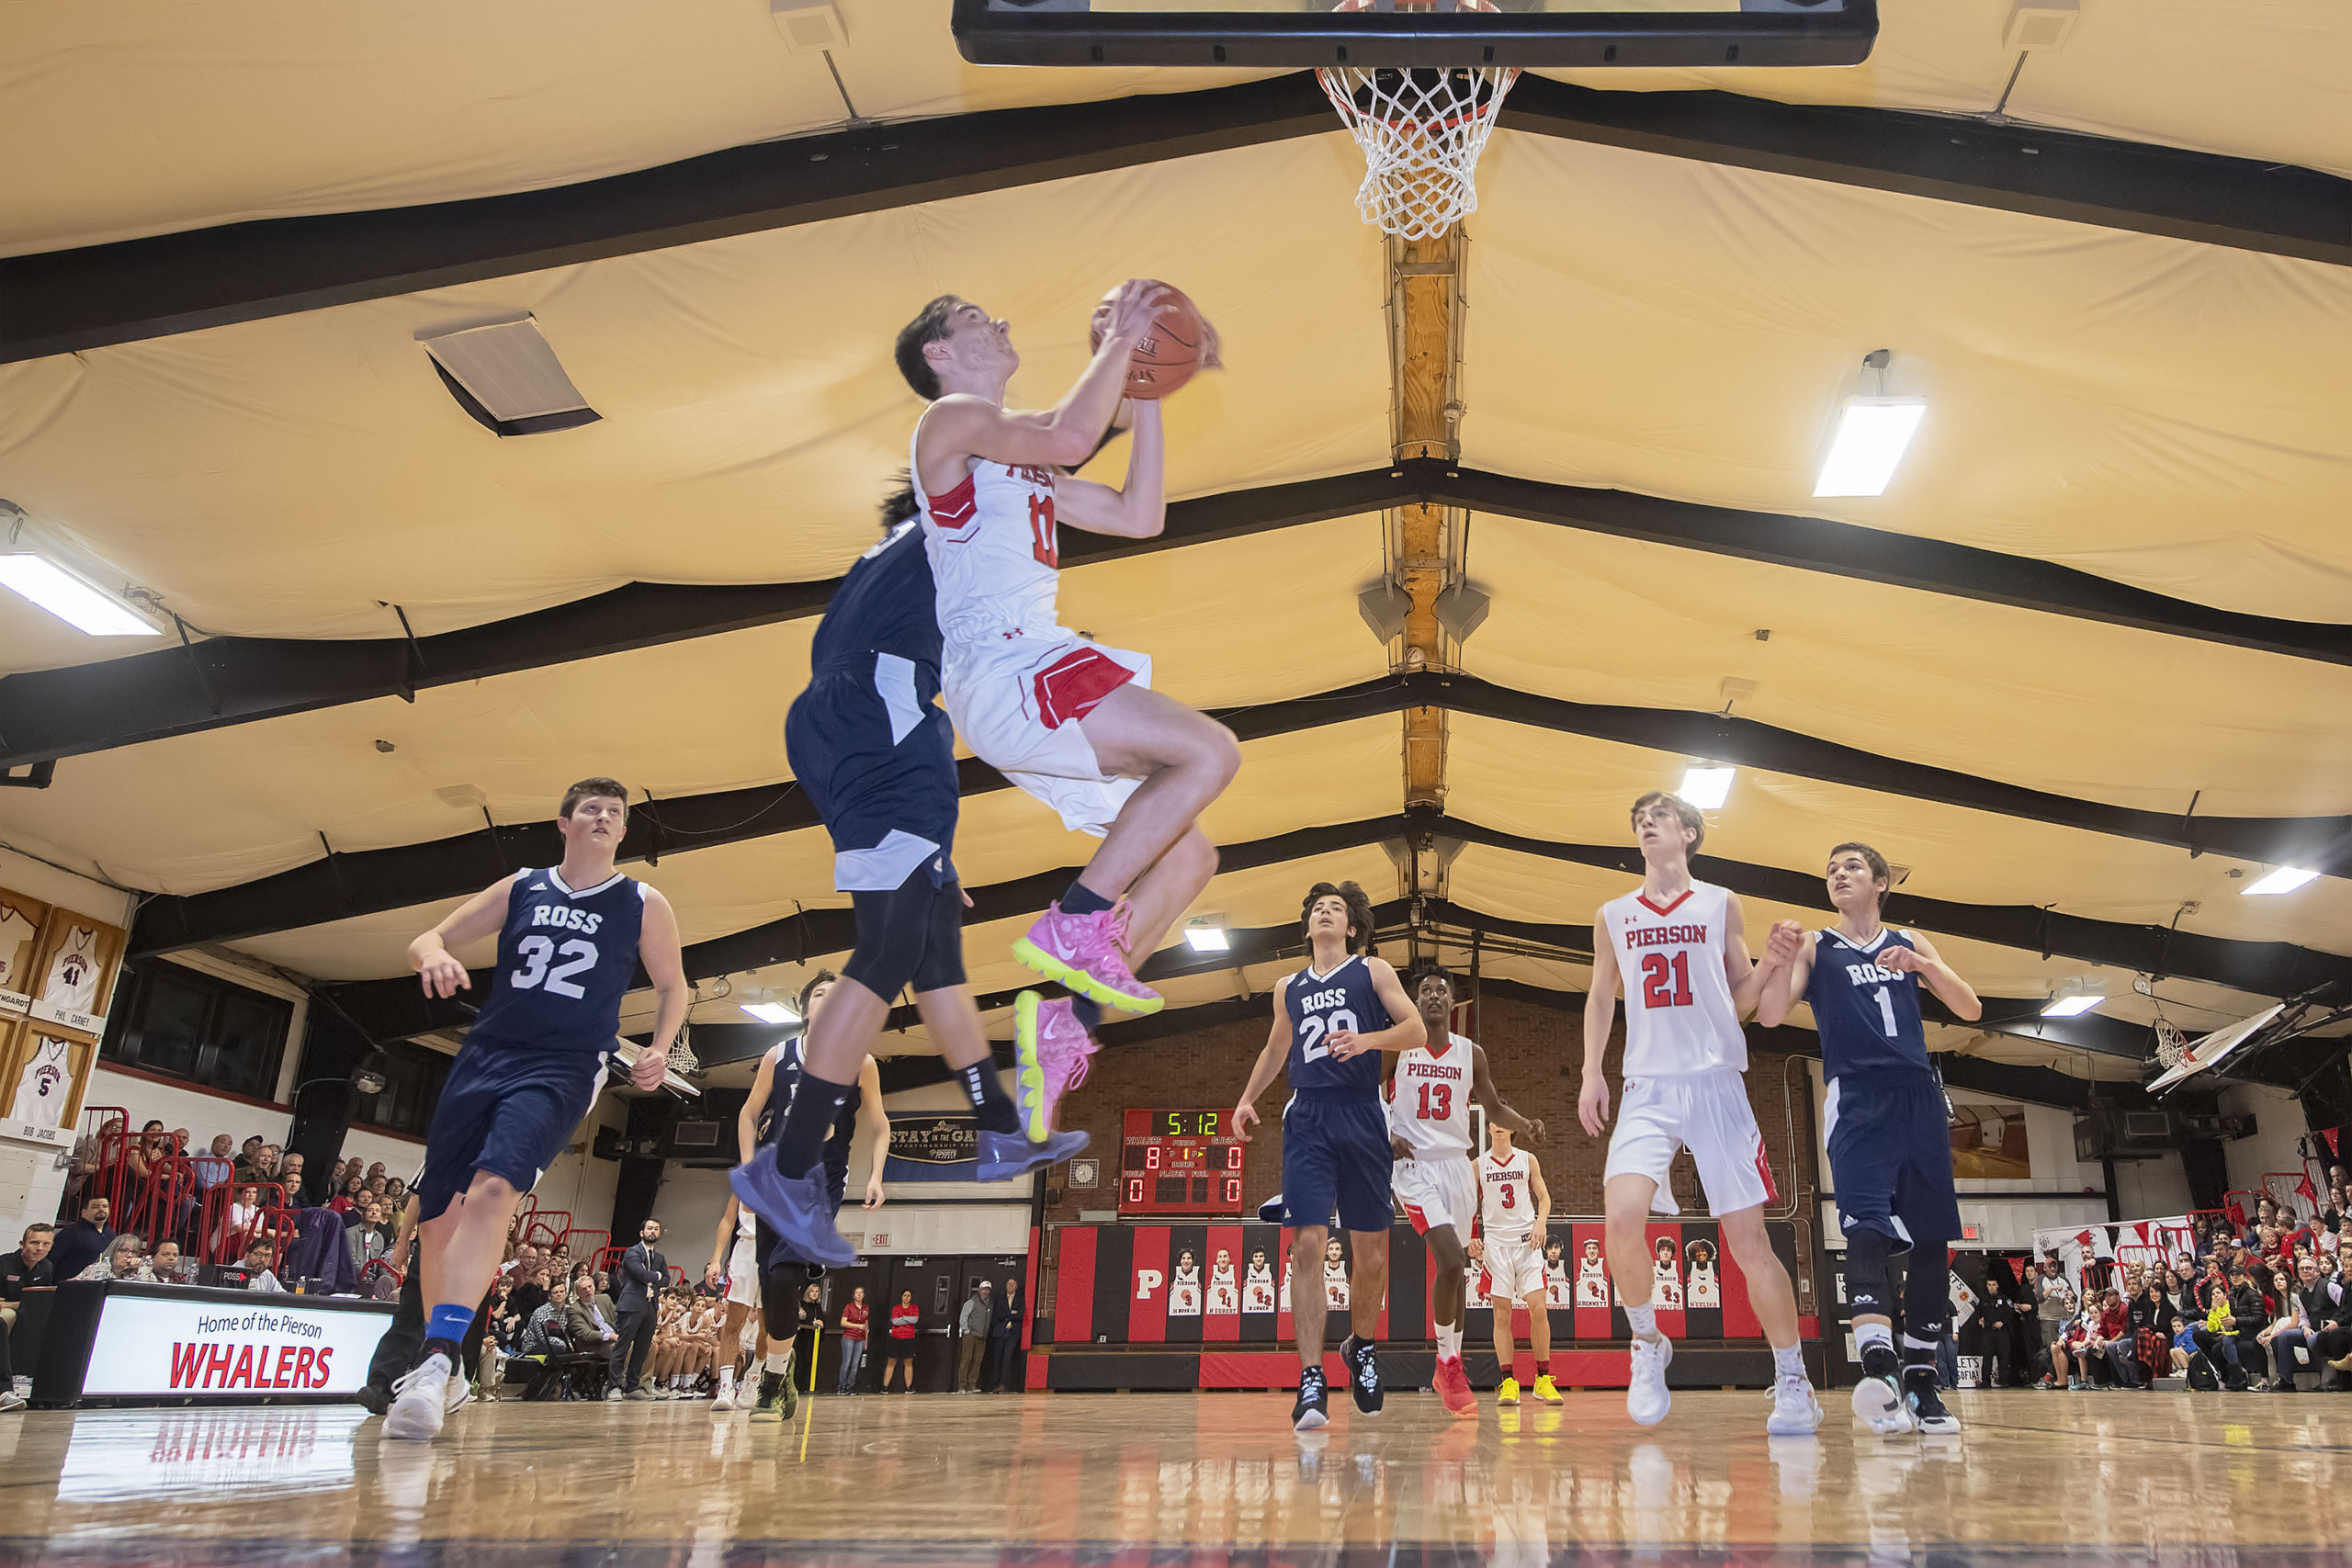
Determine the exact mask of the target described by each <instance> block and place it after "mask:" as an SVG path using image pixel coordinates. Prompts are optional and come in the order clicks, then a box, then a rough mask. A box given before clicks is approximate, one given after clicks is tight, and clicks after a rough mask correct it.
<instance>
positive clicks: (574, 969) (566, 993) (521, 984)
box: [511, 936, 596, 998]
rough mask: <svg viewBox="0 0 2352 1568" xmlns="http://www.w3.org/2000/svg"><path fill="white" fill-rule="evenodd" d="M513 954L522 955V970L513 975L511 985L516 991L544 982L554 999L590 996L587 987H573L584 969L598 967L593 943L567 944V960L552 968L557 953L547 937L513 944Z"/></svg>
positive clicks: (525, 989) (526, 939) (530, 938)
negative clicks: (574, 981) (550, 965)
mask: <svg viewBox="0 0 2352 1568" xmlns="http://www.w3.org/2000/svg"><path fill="white" fill-rule="evenodd" d="M557 951H558V950H557V948H556V945H555V943H554V942H553V941H551V940H550V939H548V938H547V937H543V936H526V937H525V938H524V939H523V940H522V941H520V942H516V943H515V952H517V953H521V954H522V955H523V967H522V968H520V969H518V970H516V971H515V977H514V979H513V981H512V982H511V984H512V985H513V986H514V987H515V989H516V990H518V991H527V990H529V989H531V988H532V987H534V986H537V985H538V984H539V983H540V982H541V981H545V982H546V984H547V991H548V995H549V996H551V997H574V998H577V997H584V996H586V995H587V994H588V992H587V989H586V987H582V986H576V985H574V984H572V980H571V977H572V976H574V975H577V974H579V973H580V972H581V971H582V969H594V967H595V966H596V944H595V943H594V942H581V941H579V940H577V939H576V938H575V939H574V940H572V941H571V942H565V943H564V944H563V947H562V949H561V951H562V953H563V959H564V961H563V962H562V963H561V964H557V965H556V966H555V967H554V968H552V969H550V968H548V961H549V960H550V959H552V958H554V957H555V955H556V953H557Z"/></svg>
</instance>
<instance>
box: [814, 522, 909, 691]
mask: <svg viewBox="0 0 2352 1568" xmlns="http://www.w3.org/2000/svg"><path fill="white" fill-rule="evenodd" d="M938 604H939V599H938V592H937V590H936V589H935V588H934V587H933V583H932V576H931V558H930V557H929V556H926V555H925V554H923V547H922V527H921V525H918V524H916V523H914V522H912V521H909V522H905V523H901V524H899V525H898V526H897V527H896V528H893V529H891V530H890V532H889V534H888V536H886V537H885V538H884V539H883V541H882V542H881V543H880V544H878V545H876V546H875V547H873V548H872V549H870V550H868V551H866V552H865V554H864V555H863V556H860V557H859V558H857V561H856V564H854V565H853V566H852V567H851V568H850V569H849V575H848V576H846V577H844V578H842V585H841V586H840V587H839V588H836V589H834V590H833V596H832V598H831V600H829V601H828V602H827V603H826V605H825V615H824V619H822V620H820V621H819V622H818V623H817V636H816V639H815V640H814V641H813V642H812V643H810V645H809V666H810V668H812V669H816V670H830V669H831V668H833V667H834V666H835V665H837V664H842V663H845V662H850V661H854V660H856V658H857V657H858V655H860V654H866V653H892V654H896V655H898V656H899V658H900V659H904V660H910V661H912V662H913V663H915V664H916V665H919V666H920V667H922V670H924V671H927V672H928V673H929V675H930V677H931V680H930V682H929V684H930V686H931V689H932V691H933V692H935V691H936V690H937V689H938V685H939V658H940V654H939V609H938ZM866 662H868V663H871V662H872V660H867V661H866ZM928 697H929V694H928V693H926V694H925V698H924V700H928Z"/></svg>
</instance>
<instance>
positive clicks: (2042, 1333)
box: [2033, 1269, 2075, 1389]
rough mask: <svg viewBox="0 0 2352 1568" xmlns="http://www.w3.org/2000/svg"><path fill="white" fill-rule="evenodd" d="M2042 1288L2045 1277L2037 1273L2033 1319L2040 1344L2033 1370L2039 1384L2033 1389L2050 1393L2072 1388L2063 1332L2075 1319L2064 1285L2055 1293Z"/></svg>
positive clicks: (2035, 1274) (2070, 1298) (2071, 1302)
mask: <svg viewBox="0 0 2352 1568" xmlns="http://www.w3.org/2000/svg"><path fill="white" fill-rule="evenodd" d="M2045 1285H2046V1276H2044V1275H2043V1274H2042V1273H2041V1271H2040V1270H2039V1269H2037V1270H2036V1271H2035V1273H2034V1276H2033V1288H2034V1290H2035V1291H2036V1292H2038V1299H2037V1300H2036V1301H2035V1303H2034V1307H2033V1317H2034V1328H2035V1332H2036V1333H2037V1335H2038V1336H2039V1337H2040V1338H2041V1354H2040V1355H2039V1356H2037V1357H2036V1358H2035V1360H2034V1366H2035V1369H2036V1370H2037V1371H2040V1372H2041V1381H2040V1382H2037V1383H2035V1384H2034V1386H2035V1387H2036V1388H2041V1389H2050V1388H2055V1387H2057V1386H2059V1385H2060V1384H2061V1383H2064V1384H2065V1385H2066V1386H2068V1387H2072V1386H2073V1385H2074V1379H2073V1377H2072V1375H2071V1374H2070V1371H2069V1369H2068V1365H2067V1359H2066V1331H2067V1328H2068V1325H2071V1324H2072V1323H2073V1322H2074V1319H2075V1303H2074V1298H2073V1297H2071V1296H2069V1295H2068V1294H2067V1293H2066V1290H2065V1286H2064V1282H2063V1281H2062V1282H2061V1283H2060V1284H2059V1285H2058V1286H2057V1287H2056V1288H2054V1289H2047V1288H2045Z"/></svg>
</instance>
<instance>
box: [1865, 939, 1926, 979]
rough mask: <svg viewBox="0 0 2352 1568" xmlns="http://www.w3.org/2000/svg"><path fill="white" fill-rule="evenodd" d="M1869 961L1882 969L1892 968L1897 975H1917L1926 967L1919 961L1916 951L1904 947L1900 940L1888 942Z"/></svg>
mask: <svg viewBox="0 0 2352 1568" xmlns="http://www.w3.org/2000/svg"><path fill="white" fill-rule="evenodd" d="M1871 963H1873V964H1877V965H1878V966H1879V967H1880V968H1882V969H1889V970H1892V971H1894V973H1895V974H1897V975H1917V974H1918V973H1919V972H1920V971H1921V970H1923V969H1925V968H1926V967H1927V965H1926V964H1922V963H1920V962H1919V955H1918V954H1917V953H1914V952H1912V951H1911V950H1910V949H1909V948H1907V947H1905V946H1904V945H1903V944H1902V943H1901V942H1888V943H1887V944H1886V945H1885V946H1884V947H1882V948H1881V949H1879V952H1878V956H1876V957H1875V958H1873V959H1871Z"/></svg>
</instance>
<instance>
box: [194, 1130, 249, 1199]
mask: <svg viewBox="0 0 2352 1568" xmlns="http://www.w3.org/2000/svg"><path fill="white" fill-rule="evenodd" d="M235 1147H236V1144H235V1142H234V1140H232V1138H231V1137H230V1136H229V1134H226V1133H223V1134H220V1136H218V1137H216V1138H214V1139H213V1140H212V1150H211V1152H210V1153H209V1154H201V1155H191V1156H188V1164H189V1165H190V1166H191V1167H193V1168H195V1170H196V1185H197V1188H198V1190H200V1191H209V1190H212V1189H213V1188H215V1187H218V1186H220V1184H221V1183H222V1182H224V1181H226V1180H228V1179H229V1178H230V1177H231V1175H232V1174H233V1173H234V1172H235V1170H236V1168H237V1162H236V1161H235V1160H234V1159H232V1158H231V1157H230V1152H229V1151H230V1150H232V1149H233V1148H235Z"/></svg>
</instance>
